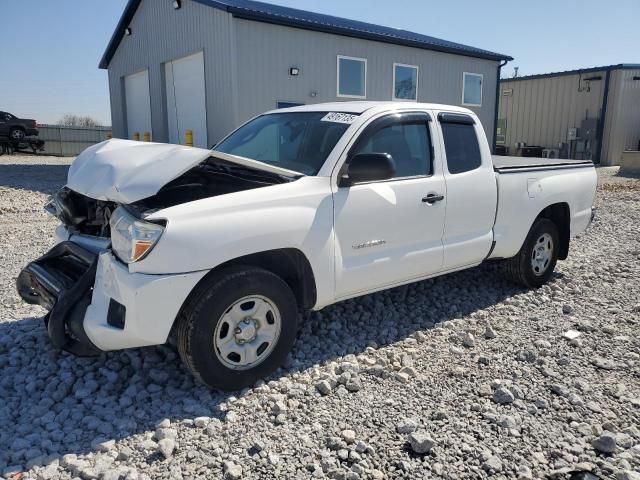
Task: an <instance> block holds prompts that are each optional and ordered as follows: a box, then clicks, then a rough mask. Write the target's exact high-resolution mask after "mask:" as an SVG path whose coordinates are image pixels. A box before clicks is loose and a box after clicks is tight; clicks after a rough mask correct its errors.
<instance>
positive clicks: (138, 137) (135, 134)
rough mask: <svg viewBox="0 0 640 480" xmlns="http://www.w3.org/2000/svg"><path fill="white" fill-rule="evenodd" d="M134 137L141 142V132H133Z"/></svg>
mask: <svg viewBox="0 0 640 480" xmlns="http://www.w3.org/2000/svg"><path fill="white" fill-rule="evenodd" d="M133 139H134V140H135V141H136V142H139V141H140V133H139V132H133Z"/></svg>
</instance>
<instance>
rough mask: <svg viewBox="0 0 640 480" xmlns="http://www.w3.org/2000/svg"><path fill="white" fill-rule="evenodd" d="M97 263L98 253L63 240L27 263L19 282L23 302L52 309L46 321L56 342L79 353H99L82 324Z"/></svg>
mask: <svg viewBox="0 0 640 480" xmlns="http://www.w3.org/2000/svg"><path fill="white" fill-rule="evenodd" d="M97 264H98V255H97V254H96V253H94V252H91V251H89V250H87V249H85V248H83V247H81V246H80V245H78V244H76V243H73V242H68V241H67V242H62V243H59V244H58V245H56V246H55V247H53V249H51V250H50V251H49V252H48V253H47V254H45V255H43V256H42V257H40V258H39V259H37V260H35V261H33V262H31V263H30V264H29V265H27V266H26V267H25V268H24V269H23V270H22V271H21V272H20V275H19V276H18V279H17V282H16V285H17V289H18V293H19V294H20V296H21V297H22V298H23V299H24V301H26V302H27V303H31V304H36V305H41V306H42V307H45V308H46V309H48V310H49V313H48V314H47V315H46V316H45V319H44V320H45V326H46V328H47V332H48V333H49V337H50V338H51V341H52V343H53V345H54V346H55V347H56V348H60V349H62V350H67V351H69V352H71V353H74V354H76V355H79V356H90V355H96V354H98V353H100V350H99V349H98V348H97V347H95V345H93V343H91V341H90V340H89V338H88V337H87V335H86V333H85V331H84V328H83V325H82V322H83V319H84V313H85V311H86V309H87V307H88V306H89V303H91V289H92V287H93V283H94V280H95V276H96V266H97Z"/></svg>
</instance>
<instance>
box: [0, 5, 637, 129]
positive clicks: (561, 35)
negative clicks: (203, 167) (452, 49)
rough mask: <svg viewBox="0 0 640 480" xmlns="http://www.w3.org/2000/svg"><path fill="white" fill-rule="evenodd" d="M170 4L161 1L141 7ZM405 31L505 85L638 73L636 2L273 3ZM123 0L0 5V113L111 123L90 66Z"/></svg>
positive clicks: (102, 78) (94, 66)
mask: <svg viewBox="0 0 640 480" xmlns="http://www.w3.org/2000/svg"><path fill="white" fill-rule="evenodd" d="M145 1H153V2H159V1H169V0H145ZM272 2H273V3H278V4H281V5H287V6H291V7H296V8H302V9H305V10H313V11H317V12H321V13H328V14H331V15H337V16H342V17H347V18H353V19H357V20H362V21H366V22H371V23H378V24H383V25H388V26H391V27H397V28H403V29H406V30H411V31H415V32H419V33H424V34H427V35H432V36H435V37H439V38H443V39H446V40H451V41H455V42H459V43H465V44H467V45H472V46H475V47H480V48H485V49H487V50H492V51H496V52H500V53H504V54H508V55H510V56H512V57H514V58H515V61H513V62H511V63H510V64H509V65H507V67H505V74H507V75H511V74H512V73H513V67H514V66H518V67H520V71H519V73H520V75H526V74H533V73H544V72H552V71H559V70H568V69H574V68H581V67H592V66H596V65H608V64H614V63H640V39H639V38H638V31H639V30H638V19H639V18H640V0H608V1H603V0H536V1H525V0H514V1H512V2H506V1H497V0H484V1H480V0H448V1H442V0H438V1H432V0H272ZM125 4H126V0H19V1H16V0H0V19H2V20H3V21H2V28H0V62H1V63H0V110H6V111H9V112H12V113H14V114H16V115H19V116H23V117H28V118H35V119H37V120H38V121H39V122H41V123H55V121H57V120H58V119H59V118H60V117H61V116H62V115H64V114H65V113H74V114H78V115H90V116H92V117H94V118H95V119H97V120H99V121H100V122H103V123H106V124H109V123H110V118H111V117H110V110H109V88H108V84H107V75H106V72H105V71H103V70H99V69H98V61H99V59H100V57H101V56H102V53H103V52H104V49H105V47H106V45H107V42H108V41H109V38H110V37H111V34H112V32H113V30H114V28H115V25H116V24H117V22H118V19H119V18H120V15H121V13H122V11H123V9H124V6H125Z"/></svg>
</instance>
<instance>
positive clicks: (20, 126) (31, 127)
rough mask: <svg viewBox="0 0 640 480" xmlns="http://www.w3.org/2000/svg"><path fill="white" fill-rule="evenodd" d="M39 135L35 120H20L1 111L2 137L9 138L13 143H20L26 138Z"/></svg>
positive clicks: (0, 133)
mask: <svg viewBox="0 0 640 480" xmlns="http://www.w3.org/2000/svg"><path fill="white" fill-rule="evenodd" d="M35 135H38V129H37V124H36V121H35V120H32V119H25V118H18V117H16V116H15V115H12V114H10V113H8V112H2V111H0V137H9V138H10V139H11V140H13V141H20V140H22V139H23V138H24V137H30V136H35Z"/></svg>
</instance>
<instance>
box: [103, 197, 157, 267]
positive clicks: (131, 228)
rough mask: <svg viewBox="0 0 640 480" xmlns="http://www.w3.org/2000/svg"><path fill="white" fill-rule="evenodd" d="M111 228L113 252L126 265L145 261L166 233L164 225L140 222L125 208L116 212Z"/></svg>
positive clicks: (119, 208) (117, 209)
mask: <svg viewBox="0 0 640 480" xmlns="http://www.w3.org/2000/svg"><path fill="white" fill-rule="evenodd" d="M110 226H111V247H112V248H113V252H114V253H115V254H116V255H117V256H118V258H119V259H120V260H122V261H123V262H125V263H134V262H137V261H138V260H141V259H143V258H144V257H145V256H146V255H148V254H149V252H150V251H151V250H152V249H153V247H154V246H155V244H156V243H157V242H158V240H159V239H160V236H161V235H162V232H164V225H161V224H158V223H151V222H147V221H145V220H140V219H139V218H137V217H135V216H133V215H132V214H131V213H129V212H128V211H127V210H126V209H125V208H124V207H118V208H116V209H115V210H114V212H113V214H112V215H111V221H110Z"/></svg>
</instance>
